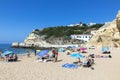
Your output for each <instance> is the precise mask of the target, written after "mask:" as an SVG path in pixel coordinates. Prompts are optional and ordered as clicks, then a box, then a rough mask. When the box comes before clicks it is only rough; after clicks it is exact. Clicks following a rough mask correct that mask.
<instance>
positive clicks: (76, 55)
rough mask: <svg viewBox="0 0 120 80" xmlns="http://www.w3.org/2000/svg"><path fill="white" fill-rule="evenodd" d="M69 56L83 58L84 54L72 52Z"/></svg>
mask: <svg viewBox="0 0 120 80" xmlns="http://www.w3.org/2000/svg"><path fill="white" fill-rule="evenodd" d="M71 57H74V58H84V56H83V55H82V54H80V53H74V54H71Z"/></svg>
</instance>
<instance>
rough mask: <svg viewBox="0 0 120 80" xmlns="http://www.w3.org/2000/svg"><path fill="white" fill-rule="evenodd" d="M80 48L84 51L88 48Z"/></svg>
mask: <svg viewBox="0 0 120 80" xmlns="http://www.w3.org/2000/svg"><path fill="white" fill-rule="evenodd" d="M79 49H80V50H83V51H84V50H87V48H84V47H81V48H79Z"/></svg>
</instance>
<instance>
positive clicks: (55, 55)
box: [52, 49, 58, 62]
mask: <svg viewBox="0 0 120 80" xmlns="http://www.w3.org/2000/svg"><path fill="white" fill-rule="evenodd" d="M52 53H53V58H54V60H53V61H54V62H56V61H57V59H58V50H57V49H54V50H52Z"/></svg>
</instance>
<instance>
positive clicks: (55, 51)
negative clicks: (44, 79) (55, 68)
mask: <svg viewBox="0 0 120 80" xmlns="http://www.w3.org/2000/svg"><path fill="white" fill-rule="evenodd" d="M41 59H42V61H43V62H44V61H46V60H52V61H53V62H57V60H58V49H56V48H54V49H53V50H52V55H51V56H50V55H49V54H46V55H44V56H43V57H41Z"/></svg>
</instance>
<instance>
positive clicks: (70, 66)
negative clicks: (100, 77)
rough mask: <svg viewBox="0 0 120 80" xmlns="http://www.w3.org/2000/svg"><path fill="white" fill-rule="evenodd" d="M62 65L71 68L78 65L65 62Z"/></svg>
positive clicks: (75, 67)
mask: <svg viewBox="0 0 120 80" xmlns="http://www.w3.org/2000/svg"><path fill="white" fill-rule="evenodd" d="M62 67H64V68H71V69H77V68H78V65H77V64H69V63H66V64H63V65H62Z"/></svg>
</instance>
